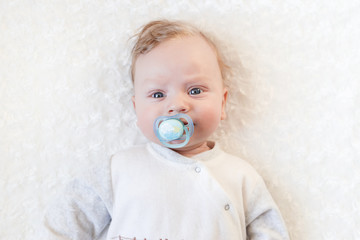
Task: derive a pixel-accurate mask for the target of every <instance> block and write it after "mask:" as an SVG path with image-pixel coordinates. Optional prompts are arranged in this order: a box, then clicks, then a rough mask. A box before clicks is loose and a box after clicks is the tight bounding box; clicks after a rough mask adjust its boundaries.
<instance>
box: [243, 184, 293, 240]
mask: <svg viewBox="0 0 360 240" xmlns="http://www.w3.org/2000/svg"><path fill="white" fill-rule="evenodd" d="M246 231H247V239H248V240H289V239H290V237H289V234H288V231H287V229H286V226H285V222H284V220H283V218H282V216H281V213H280V211H279V209H278V207H277V205H276V204H275V202H274V200H273V199H272V197H271V195H270V193H269V191H268V190H267V188H266V186H265V183H264V181H263V180H262V179H261V178H260V179H259V180H258V181H257V184H256V185H255V188H254V189H253V191H252V193H251V194H250V196H249V199H247V209H246Z"/></svg>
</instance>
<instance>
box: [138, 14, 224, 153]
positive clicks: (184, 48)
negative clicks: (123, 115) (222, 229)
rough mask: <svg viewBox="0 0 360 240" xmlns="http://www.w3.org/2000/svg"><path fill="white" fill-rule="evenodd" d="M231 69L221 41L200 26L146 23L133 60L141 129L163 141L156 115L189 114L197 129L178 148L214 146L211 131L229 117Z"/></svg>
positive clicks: (184, 150) (188, 150) (190, 149)
mask: <svg viewBox="0 0 360 240" xmlns="http://www.w3.org/2000/svg"><path fill="white" fill-rule="evenodd" d="M226 71H227V66H226V65H225V64H224V62H223V60H222V58H221V56H220V54H219V51H218V49H217V47H216V46H215V44H214V43H213V42H212V41H211V40H210V39H209V38H208V37H207V36H206V35H205V34H203V33H202V32H201V31H199V30H198V29H197V28H195V27H193V26H191V25H189V24H186V23H183V22H172V21H166V20H164V21H153V22H150V23H148V24H147V25H145V26H144V27H143V28H142V30H141V31H140V32H139V33H138V34H137V39H136V43H135V45H134V47H133V50H132V64H131V77H132V81H133V83H134V90H135V92H134V96H133V104H134V108H135V111H136V115H137V119H138V126H139V128H140V130H141V131H142V132H143V134H144V135H145V136H146V137H147V138H148V139H149V140H151V141H153V142H156V143H159V140H158V139H157V137H156V135H155V133H154V131H153V124H154V121H155V120H156V118H157V117H159V116H173V115H176V114H178V113H184V114H187V115H189V116H190V117H191V118H192V120H193V122H194V134H193V136H192V137H191V139H190V142H189V143H188V144H187V145H186V146H185V147H182V148H179V149H177V150H176V151H178V152H179V153H181V154H183V155H191V153H196V152H199V151H200V152H201V151H203V150H206V148H209V146H208V145H207V140H208V138H209V136H210V135H211V134H212V133H213V132H214V131H215V130H216V128H217V127H218V125H219V123H220V121H221V120H222V119H225V117H226V114H225V103H226V99H227V90H226V88H225V86H224V81H223V79H224V77H225V75H226Z"/></svg>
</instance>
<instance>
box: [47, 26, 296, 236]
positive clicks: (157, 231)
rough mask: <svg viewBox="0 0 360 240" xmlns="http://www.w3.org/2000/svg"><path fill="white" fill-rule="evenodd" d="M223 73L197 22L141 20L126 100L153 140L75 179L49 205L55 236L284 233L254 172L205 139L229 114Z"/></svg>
mask: <svg viewBox="0 0 360 240" xmlns="http://www.w3.org/2000/svg"><path fill="white" fill-rule="evenodd" d="M227 70H228V68H227V66H226V65H225V64H224V62H223V60H222V58H221V56H220V54H219V51H218V49H217V47H216V46H215V44H214V43H213V42H212V41H211V40H210V39H209V38H208V37H207V36H206V35H204V34H203V33H202V32H200V31H199V30H198V29H196V28H195V27H193V26H190V25H189V24H186V23H182V22H172V21H166V20H164V21H153V22H150V23H148V24H147V25H146V26H144V27H143V28H142V30H141V31H140V32H139V33H138V35H137V39H136V43H135V46H134V48H133V51H132V65H131V75H132V80H133V83H134V90H135V91H134V96H133V98H132V102H133V105H134V109H135V112H136V116H137V125H138V127H139V128H140V130H141V132H142V133H143V134H144V135H145V136H146V138H147V139H149V140H150V142H149V143H147V144H145V145H140V146H134V147H131V148H128V149H126V150H124V151H122V152H119V153H117V154H115V155H114V156H113V157H112V158H111V159H110V161H109V162H107V163H104V166H101V167H99V168H97V169H96V171H95V172H94V173H91V174H89V177H88V178H84V179H81V180H76V181H74V182H72V183H71V184H70V185H69V187H68V189H67V192H66V193H65V194H64V195H63V198H62V199H61V200H59V201H58V202H57V203H55V204H54V205H53V206H51V207H50V208H49V209H48V211H47V215H46V218H45V221H46V225H47V226H48V228H49V229H50V230H51V232H52V233H53V235H54V236H57V237H58V238H59V239H81V240H86V239H96V238H98V237H99V236H100V235H102V234H106V235H107V239H134V240H135V239H137V240H139V239H141V240H143V239H147V240H159V239H163V240H165V239H168V240H194V239H201V240H215V239H216V240H219V239H222V240H247V239H252V240H253V239H289V236H288V233H287V230H286V227H285V224H284V221H283V219H282V217H281V214H280V212H279V210H278V208H277V206H276V204H275V203H274V201H273V199H272V198H271V196H270V194H269V192H268V191H267V189H266V186H265V184H264V182H263V180H262V179H261V177H260V176H259V175H258V174H257V173H256V171H255V170H254V169H253V168H252V167H251V166H249V164H247V163H246V162H245V161H243V160H241V159H239V158H237V157H235V156H232V155H229V154H227V153H225V152H223V151H222V150H221V148H220V146H219V145H218V144H217V143H215V142H212V141H209V140H208V139H209V137H210V135H212V134H213V133H214V131H215V130H216V129H217V127H218V125H219V123H220V121H221V120H223V119H225V118H226V113H225V104H226V101H227V96H228V91H227V89H226V88H225V86H224V81H223V79H224V77H225V75H226V71H227ZM169 119H172V120H174V121H175V124H177V125H179V126H180V129H181V130H180V135H179V136H178V137H176V138H169V139H168V138H167V137H166V136H165V135H161V134H159V131H160V130H161V129H162V128H163V127H162V124H163V123H166V122H167V121H168V120H169ZM169 126H170V130H169V131H170V132H171V131H172V128H171V127H172V124H169ZM181 135H184V136H183V137H181Z"/></svg>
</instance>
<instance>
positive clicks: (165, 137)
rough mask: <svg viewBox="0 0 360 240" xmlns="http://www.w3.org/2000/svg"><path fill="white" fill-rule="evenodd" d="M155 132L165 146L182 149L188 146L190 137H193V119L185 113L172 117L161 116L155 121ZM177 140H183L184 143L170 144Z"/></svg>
mask: <svg viewBox="0 0 360 240" xmlns="http://www.w3.org/2000/svg"><path fill="white" fill-rule="evenodd" d="M181 119H183V120H185V121H182V120H181ZM184 122H186V124H185V123H184ZM154 132H155V134H156V137H157V138H158V139H159V140H160V142H161V143H162V144H163V145H164V146H166V147H169V148H181V147H184V146H185V145H186V144H188V142H189V140H190V137H191V136H192V135H193V133H194V124H193V121H192V119H191V117H190V116H188V115H186V114H183V113H179V114H176V115H174V116H170V117H166V116H160V117H158V118H156V119H155V122H154ZM175 140H183V142H181V143H170V142H171V141H175Z"/></svg>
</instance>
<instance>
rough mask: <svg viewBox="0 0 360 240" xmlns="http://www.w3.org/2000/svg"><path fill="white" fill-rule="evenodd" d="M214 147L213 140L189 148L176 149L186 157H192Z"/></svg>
mask: <svg viewBox="0 0 360 240" xmlns="http://www.w3.org/2000/svg"><path fill="white" fill-rule="evenodd" d="M213 147H214V143H213V142H204V143H201V144H199V145H197V146H194V147H192V148H189V149H176V150H175V151H176V152H177V153H179V154H181V155H183V156H185V157H192V156H195V155H197V154H199V153H202V152H206V151H209V150H210V149H212V148H213Z"/></svg>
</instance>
